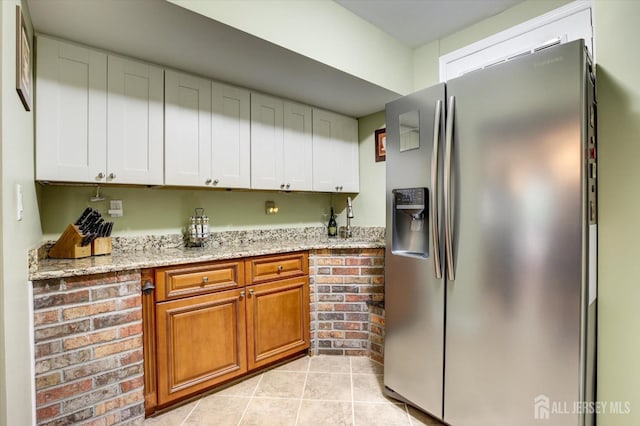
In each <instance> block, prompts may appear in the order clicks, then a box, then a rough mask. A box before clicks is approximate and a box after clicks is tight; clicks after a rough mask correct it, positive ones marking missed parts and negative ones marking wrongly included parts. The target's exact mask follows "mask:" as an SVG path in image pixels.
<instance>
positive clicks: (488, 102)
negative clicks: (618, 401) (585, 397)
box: [444, 41, 588, 426]
mask: <svg viewBox="0 0 640 426" xmlns="http://www.w3.org/2000/svg"><path fill="white" fill-rule="evenodd" d="M584 87H585V55H584V47H583V44H582V42H581V41H580V42H574V43H569V44H566V45H562V46H557V47H554V48H549V49H547V50H544V51H541V52H538V53H536V54H533V55H530V56H527V57H522V58H519V59H515V60H513V61H511V62H508V63H506V64H502V65H499V66H495V67H492V68H488V69H485V70H482V71H478V72H475V73H471V74H468V75H465V76H462V77H460V78H457V79H454V80H451V81H449V82H448V84H447V96H448V98H449V100H450V99H451V97H453V98H454V100H455V106H454V107H453V109H452V110H450V111H448V119H450V118H452V119H453V135H452V136H453V137H452V144H453V145H452V146H451V149H452V150H451V152H452V167H451V199H452V206H451V218H452V221H451V222H452V237H453V238H452V240H453V241H452V243H453V247H452V248H453V266H454V272H455V279H454V280H453V281H449V282H448V283H447V289H446V300H447V312H446V344H445V347H446V350H445V385H444V394H445V396H444V401H445V403H444V420H445V421H446V422H447V423H449V424H451V425H455V426H495V425H518V426H526V425H538V424H541V423H540V419H545V418H546V417H545V416H549V417H548V419H549V424H553V425H560V426H563V425H571V426H577V425H579V424H581V423H580V415H579V413H578V411H579V410H575V412H574V407H575V403H577V402H578V401H580V398H581V390H580V389H581V387H582V386H583V385H582V368H583V365H582V362H581V356H582V355H581V353H582V352H583V351H582V349H581V331H582V330H583V326H582V324H581V321H582V319H581V311H584V306H585V291H584V289H585V280H584V277H585V276H586V274H585V268H586V267H585V266H584V257H585V247H586V242H585V231H586V225H585V223H586V222H585V216H586V215H585V208H584V207H583V202H582V200H583V197H584V195H585V187H586V184H585V174H586V172H585V166H584V153H585V152H586V149H585V147H586V145H585V140H584V139H585V137H584V134H585V124H586V122H587V121H588V120H585V111H586V110H587V108H586V106H585V101H584V99H585V93H584V92H585V91H584ZM586 125H588V124H586ZM554 404H556V405H554ZM558 404H559V405H558ZM564 404H566V405H564ZM554 406H555V407H566V411H568V412H567V413H558V412H557V411H562V410H556V412H554V410H553V407H554ZM543 423H544V422H543Z"/></svg>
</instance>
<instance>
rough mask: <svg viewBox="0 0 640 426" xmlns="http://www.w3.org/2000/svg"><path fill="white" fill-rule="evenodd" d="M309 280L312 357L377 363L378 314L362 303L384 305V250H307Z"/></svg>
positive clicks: (379, 343) (379, 344) (381, 328)
mask: <svg viewBox="0 0 640 426" xmlns="http://www.w3.org/2000/svg"><path fill="white" fill-rule="evenodd" d="M309 275H310V282H311V312H312V313H314V314H312V317H311V341H312V345H311V351H312V353H316V354H327V355H363V356H369V357H371V358H373V359H375V360H377V361H380V362H382V338H383V337H382V336H383V333H384V320H383V318H384V317H383V312H382V310H381V309H379V310H378V311H376V314H377V315H376V314H374V315H375V317H372V318H370V317H371V315H372V313H370V308H369V306H368V305H367V302H381V301H383V300H384V249H339V250H336V249H323V250H312V251H311V252H310V256H309ZM381 319H382V321H381ZM372 320H374V321H377V322H376V326H375V327H372V325H371V324H372ZM372 328H373V330H372ZM372 332H373V333H372Z"/></svg>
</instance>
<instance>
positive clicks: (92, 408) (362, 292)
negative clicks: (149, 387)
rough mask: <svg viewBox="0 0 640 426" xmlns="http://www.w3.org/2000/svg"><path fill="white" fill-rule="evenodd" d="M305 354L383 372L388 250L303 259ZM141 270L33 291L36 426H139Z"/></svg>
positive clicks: (42, 284)
mask: <svg viewBox="0 0 640 426" xmlns="http://www.w3.org/2000/svg"><path fill="white" fill-rule="evenodd" d="M309 266H310V268H309V283H310V333H311V336H310V341H311V348H310V353H311V354H334V355H362V356H369V357H370V358H372V359H375V360H377V361H380V362H382V345H383V336H384V311H383V310H381V309H378V310H372V307H371V306H368V305H370V304H371V302H380V301H382V300H383V299H384V249H382V248H330V249H324V248H322V249H319V248H318V249H310V250H309ZM140 283H141V273H140V270H139V269H135V270H128V271H120V272H108V273H99V274H92V275H80V276H73V277H69V278H51V279H43V280H34V281H33V290H34V300H33V303H34V327H35V330H34V335H35V366H36V383H35V385H36V412H37V422H38V425H53V424H56V425H58V424H71V423H74V424H76V423H78V424H95V425H113V424H143V422H144V371H143V358H144V356H143V338H142V337H143V336H142V333H143V324H142V298H141V288H140Z"/></svg>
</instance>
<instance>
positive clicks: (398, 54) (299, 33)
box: [169, 0, 412, 94]
mask: <svg viewBox="0 0 640 426" xmlns="http://www.w3.org/2000/svg"><path fill="white" fill-rule="evenodd" d="M169 1H170V2H172V3H175V4H177V5H179V6H181V7H184V8H185V9H189V10H191V11H194V12H196V13H199V14H201V15H203V16H207V17H209V18H212V19H215V20H216V21H219V22H223V23H225V24H227V25H230V26H232V27H235V28H238V29H240V30H242V31H245V32H247V33H249V34H252V35H254V36H257V37H260V38H262V39H264V40H268V41H270V42H272V43H274V44H277V45H279V46H282V47H285V48H287V49H289V50H291V51H293V52H297V53H299V54H301V55H303V56H306V57H309V58H312V59H315V60H317V61H319V62H321V63H324V64H327V65H330V66H332V67H334V68H337V69H339V70H341V71H344V72H346V73H349V74H352V75H354V76H356V77H359V78H361V79H363V80H366V81H369V82H372V83H375V84H377V85H379V86H382V87H386V88H387V89H389V90H392V91H394V92H397V93H403V94H408V93H410V92H411V91H412V90H411V89H412V74H411V61H412V52H411V48H409V47H407V46H404V45H403V44H401V43H400V42H399V41H397V40H396V39H394V38H393V37H391V36H390V35H388V34H387V33H385V32H383V31H382V30H380V29H378V28H377V27H375V26H373V25H372V24H370V23H369V22H367V21H365V20H364V19H362V18H360V17H358V16H356V15H354V14H353V13H351V12H350V11H348V10H347V9H345V8H343V7H342V6H340V5H338V4H337V3H335V2H333V1H328V0H315V1H290V0H270V1H264V0H243V1H237V0H216V1H201V0H169Z"/></svg>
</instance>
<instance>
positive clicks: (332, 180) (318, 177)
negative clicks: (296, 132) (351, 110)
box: [313, 109, 360, 192]
mask: <svg viewBox="0 0 640 426" xmlns="http://www.w3.org/2000/svg"><path fill="white" fill-rule="evenodd" d="M358 152H359V150H358V121H357V120H355V119H353V118H350V117H345V116H343V115H339V114H335V113H332V112H329V111H323V110H319V109H314V110H313V190H314V191H328V192H358V191H359V190H360V184H359V180H360V177H359V161H360V160H359V154H358Z"/></svg>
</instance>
